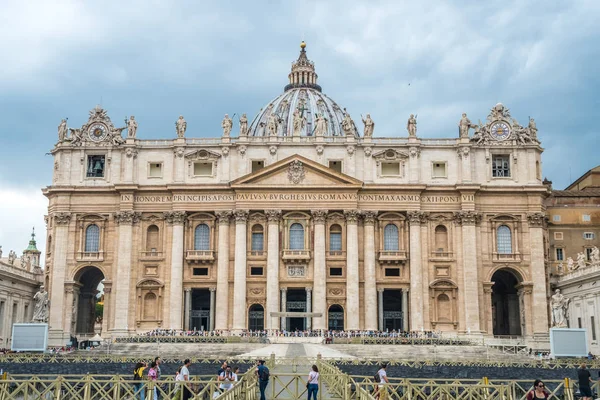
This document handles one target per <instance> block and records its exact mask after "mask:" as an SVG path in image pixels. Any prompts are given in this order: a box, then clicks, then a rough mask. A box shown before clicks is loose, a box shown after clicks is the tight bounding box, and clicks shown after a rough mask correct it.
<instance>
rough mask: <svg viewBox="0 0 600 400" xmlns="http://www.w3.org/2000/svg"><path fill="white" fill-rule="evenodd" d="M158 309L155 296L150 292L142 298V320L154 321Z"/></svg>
mask: <svg viewBox="0 0 600 400" xmlns="http://www.w3.org/2000/svg"><path fill="white" fill-rule="evenodd" d="M157 311H158V307H157V306H156V295H155V294H154V293H152V292H149V293H146V295H145V296H144V319H145V320H156V319H158V318H157V316H156V312H157Z"/></svg>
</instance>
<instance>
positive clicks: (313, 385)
mask: <svg viewBox="0 0 600 400" xmlns="http://www.w3.org/2000/svg"><path fill="white" fill-rule="evenodd" d="M306 388H307V389H308V400H310V395H311V394H312V395H313V400H317V393H318V392H319V368H317V366H316V365H314V364H313V366H312V371H310V372H309V374H308V380H307V381H306Z"/></svg>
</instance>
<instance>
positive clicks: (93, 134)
mask: <svg viewBox="0 0 600 400" xmlns="http://www.w3.org/2000/svg"><path fill="white" fill-rule="evenodd" d="M107 132H108V129H107V128H106V126H105V125H104V124H93V125H92V126H90V129H89V130H88V136H89V137H90V139H91V140H93V141H94V142H100V141H101V140H104V139H105V138H106V135H107Z"/></svg>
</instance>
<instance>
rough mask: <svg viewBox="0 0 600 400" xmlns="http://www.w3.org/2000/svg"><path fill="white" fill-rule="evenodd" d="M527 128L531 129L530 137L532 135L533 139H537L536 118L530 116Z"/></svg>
mask: <svg viewBox="0 0 600 400" xmlns="http://www.w3.org/2000/svg"><path fill="white" fill-rule="evenodd" d="M527 130H528V131H529V137H531V138H532V139H533V140H537V126H536V124H535V120H534V119H533V118H531V117H530V118H529V125H527Z"/></svg>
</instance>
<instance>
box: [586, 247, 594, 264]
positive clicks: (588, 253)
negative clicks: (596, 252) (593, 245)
mask: <svg viewBox="0 0 600 400" xmlns="http://www.w3.org/2000/svg"><path fill="white" fill-rule="evenodd" d="M592 251H593V249H590V248H589V247H588V248H587V249H585V257H586V258H587V260H588V261H592Z"/></svg>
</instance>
